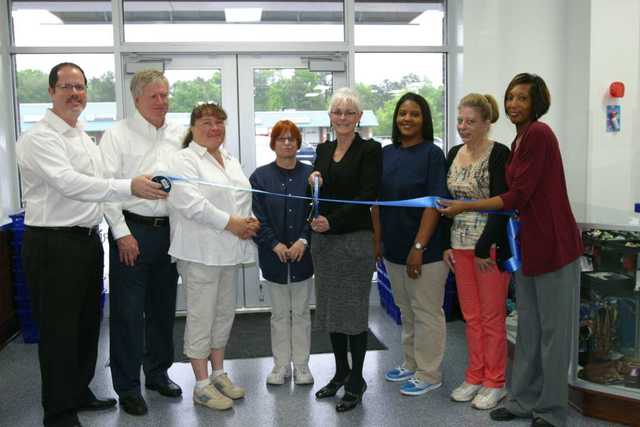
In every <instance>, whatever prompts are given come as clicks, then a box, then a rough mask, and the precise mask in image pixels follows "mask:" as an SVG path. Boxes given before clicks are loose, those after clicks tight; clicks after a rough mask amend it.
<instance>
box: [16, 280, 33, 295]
mask: <svg viewBox="0 0 640 427" xmlns="http://www.w3.org/2000/svg"><path fill="white" fill-rule="evenodd" d="M13 294H14V295H15V296H16V297H20V298H29V299H30V298H31V292H30V291H29V288H28V287H27V285H26V283H20V282H15V283H14V286H13Z"/></svg>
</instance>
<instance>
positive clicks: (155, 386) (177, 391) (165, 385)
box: [145, 378, 182, 397]
mask: <svg viewBox="0 0 640 427" xmlns="http://www.w3.org/2000/svg"><path fill="white" fill-rule="evenodd" d="M145 387H146V388H148V389H149V390H155V391H157V392H158V393H160V394H161V395H163V396H166V397H180V396H182V389H181V388H180V386H179V385H178V384H176V383H174V382H173V381H171V380H170V379H169V378H167V379H166V380H165V381H164V382H161V383H148V384H145Z"/></svg>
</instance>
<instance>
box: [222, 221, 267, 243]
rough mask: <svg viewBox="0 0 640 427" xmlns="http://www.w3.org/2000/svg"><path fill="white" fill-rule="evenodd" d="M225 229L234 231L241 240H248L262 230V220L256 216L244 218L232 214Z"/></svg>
mask: <svg viewBox="0 0 640 427" xmlns="http://www.w3.org/2000/svg"><path fill="white" fill-rule="evenodd" d="M225 230H228V231H230V232H232V233H233V234H234V235H235V236H237V237H238V238H240V239H241V240H247V239H250V238H252V237H254V236H255V235H256V233H257V232H258V230H260V221H258V220H257V219H255V218H250V217H248V218H242V217H239V216H235V215H231V216H230V217H229V222H228V223H227V226H226V227H225Z"/></svg>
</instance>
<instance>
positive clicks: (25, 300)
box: [13, 295, 32, 311]
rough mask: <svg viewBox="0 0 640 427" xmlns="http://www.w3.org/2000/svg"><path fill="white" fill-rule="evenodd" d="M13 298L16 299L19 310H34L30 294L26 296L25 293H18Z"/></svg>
mask: <svg viewBox="0 0 640 427" xmlns="http://www.w3.org/2000/svg"><path fill="white" fill-rule="evenodd" d="M13 300H14V302H15V304H16V308H17V309H18V310H29V311H31V310H32V307H31V298H29V297H28V296H26V297H25V296H24V295H23V296H18V295H16V296H15V297H14V298H13Z"/></svg>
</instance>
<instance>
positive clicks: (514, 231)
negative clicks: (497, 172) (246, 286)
mask: <svg viewBox="0 0 640 427" xmlns="http://www.w3.org/2000/svg"><path fill="white" fill-rule="evenodd" d="M159 177H160V178H167V179H169V180H171V181H172V182H174V183H175V182H195V183H198V184H203V185H209V186H211V187H219V188H227V189H229V190H236V191H248V192H250V193H258V194H264V195H267V196H272V197H288V198H292V199H303V200H311V203H312V214H313V218H315V217H317V216H318V215H319V214H320V211H319V209H320V202H327V203H343V204H344V203H348V204H353V205H367V206H389V207H400V208H423V209H424V208H434V209H435V208H439V207H441V206H440V204H438V200H441V199H442V200H444V199H443V198H442V197H435V196H425V197H417V198H415V199H405V200H386V201H385V200H342V199H325V198H322V197H320V185H319V180H318V179H315V180H314V183H313V190H312V196H311V197H308V196H297V195H294V194H282V193H272V192H270V191H264V190H257V189H255V188H242V187H235V186H232V185H225V184H217V183H214V182H209V181H205V180H202V179H199V178H193V177H184V176H170V175H164V176H159ZM482 213H486V214H495V215H508V216H509V221H508V222H507V240H508V244H509V249H510V250H511V258H509V259H508V260H506V261H504V262H503V263H502V267H503V269H504V270H505V271H508V272H509V273H513V272H515V271H517V270H518V269H519V268H520V266H521V265H522V259H521V258H520V245H519V244H518V233H519V231H520V223H519V222H518V220H517V219H516V215H515V212H513V211H484V212H482Z"/></svg>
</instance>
